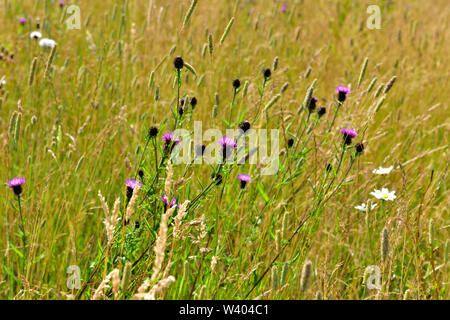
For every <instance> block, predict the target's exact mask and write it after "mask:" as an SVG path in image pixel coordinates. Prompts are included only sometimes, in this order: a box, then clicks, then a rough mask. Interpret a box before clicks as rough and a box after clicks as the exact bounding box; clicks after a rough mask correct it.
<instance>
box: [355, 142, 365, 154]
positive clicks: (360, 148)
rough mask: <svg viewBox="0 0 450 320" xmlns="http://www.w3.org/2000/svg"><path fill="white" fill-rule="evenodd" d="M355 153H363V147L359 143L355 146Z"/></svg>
mask: <svg viewBox="0 0 450 320" xmlns="http://www.w3.org/2000/svg"><path fill="white" fill-rule="evenodd" d="M355 149H356V153H361V152H363V151H364V145H363V144H362V143H361V142H358V143H357V144H355Z"/></svg>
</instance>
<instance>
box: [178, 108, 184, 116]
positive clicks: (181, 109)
mask: <svg viewBox="0 0 450 320" xmlns="http://www.w3.org/2000/svg"><path fill="white" fill-rule="evenodd" d="M183 113H184V110H183V106H180V107H179V108H178V115H179V116H180V117H181V116H182V115H183Z"/></svg>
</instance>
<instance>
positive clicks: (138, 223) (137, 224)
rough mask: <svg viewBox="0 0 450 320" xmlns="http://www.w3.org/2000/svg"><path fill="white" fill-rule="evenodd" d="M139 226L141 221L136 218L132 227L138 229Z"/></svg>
mask: <svg viewBox="0 0 450 320" xmlns="http://www.w3.org/2000/svg"><path fill="white" fill-rule="evenodd" d="M140 226H141V222H140V221H139V220H136V222H135V223H134V228H135V229H139V228H140Z"/></svg>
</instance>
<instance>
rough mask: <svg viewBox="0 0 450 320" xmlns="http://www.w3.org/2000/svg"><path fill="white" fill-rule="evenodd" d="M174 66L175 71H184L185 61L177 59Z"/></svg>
mask: <svg viewBox="0 0 450 320" xmlns="http://www.w3.org/2000/svg"><path fill="white" fill-rule="evenodd" d="M173 65H174V66H175V69H178V70H180V69H182V68H183V67H184V60H183V58H182V57H176V58H175V59H174V60H173Z"/></svg>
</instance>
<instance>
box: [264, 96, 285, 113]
mask: <svg viewBox="0 0 450 320" xmlns="http://www.w3.org/2000/svg"><path fill="white" fill-rule="evenodd" d="M280 97H281V95H280V94H277V95H276V96H274V97H273V98H272V99H270V101H269V102H268V103H267V104H266V106H265V107H264V111H267V110H269V109H270V108H271V107H272V106H273V105H274V104H275V103H276V102H277V101H278V100H279V99H280Z"/></svg>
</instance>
